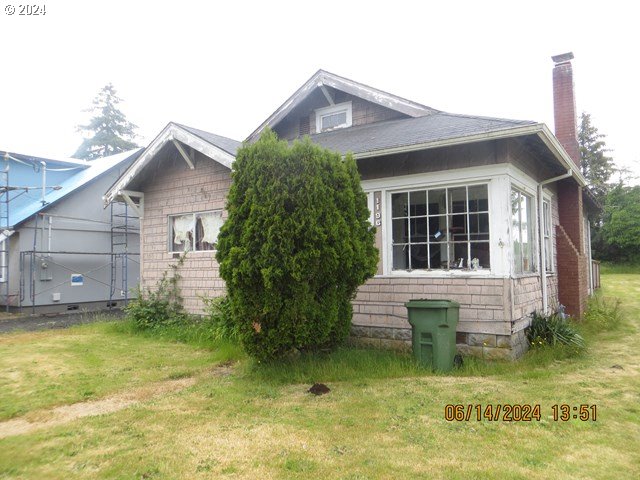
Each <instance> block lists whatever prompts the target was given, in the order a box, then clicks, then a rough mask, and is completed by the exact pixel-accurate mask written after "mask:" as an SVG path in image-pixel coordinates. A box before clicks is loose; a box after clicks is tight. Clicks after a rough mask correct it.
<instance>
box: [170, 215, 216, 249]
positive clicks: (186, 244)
mask: <svg viewBox="0 0 640 480" xmlns="http://www.w3.org/2000/svg"><path fill="white" fill-rule="evenodd" d="M223 223H224V222H223V220H222V211H220V210H218V211H213V212H200V213H188V214H184V215H172V216H170V217H169V239H168V240H169V251H170V252H189V251H196V252H202V251H207V250H215V249H216V245H217V242H218V234H219V233H220V228H221V227H222V224H223Z"/></svg>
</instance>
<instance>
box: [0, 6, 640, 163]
mask: <svg viewBox="0 0 640 480" xmlns="http://www.w3.org/2000/svg"><path fill="white" fill-rule="evenodd" d="M35 3H38V4H40V5H45V7H46V15H44V16H37V17H36V16H19V15H17V13H16V14H14V15H7V6H8V5H14V6H16V7H17V6H18V4H19V2H18V1H12V0H0V7H1V11H0V60H1V64H0V65H1V66H0V150H4V149H6V150H9V151H15V152H20V153H27V154H33V155H41V156H54V157H66V156H70V155H72V154H73V153H74V151H75V150H76V148H77V147H78V145H79V144H80V142H81V137H80V134H79V133H77V132H76V130H75V126H76V125H78V124H79V123H82V122H84V121H86V120H87V114H86V113H83V109H86V108H87V107H88V106H90V104H91V101H92V99H93V97H94V96H95V95H96V93H97V92H98V90H99V89H100V88H101V87H103V86H104V85H105V84H107V83H108V82H112V83H113V84H114V85H115V87H116V89H117V90H118V94H119V96H121V97H122V98H123V99H124V102H123V103H122V104H121V109H122V110H123V112H124V113H125V114H126V115H127V117H128V119H129V120H131V121H132V122H134V123H136V124H137V125H138V126H139V127H140V128H139V131H138V132H139V134H140V138H139V139H138V143H140V144H141V145H146V144H147V143H149V142H150V141H151V140H152V139H153V137H154V136H155V135H156V134H158V133H159V132H160V130H161V129H162V128H163V127H164V126H165V125H166V124H167V122H169V121H176V122H179V123H184V124H186V125H189V126H193V127H197V128H200V129H203V130H208V131H211V132H214V133H217V134H220V135H225V136H228V137H231V138H235V139H237V140H242V139H244V138H245V137H246V136H248V135H249V134H250V133H251V132H252V131H253V130H254V129H255V128H256V127H257V126H258V125H259V124H260V123H261V122H262V121H263V120H264V119H265V118H266V117H267V116H269V114H271V113H272V112H273V111H274V110H275V109H276V108H277V107H278V106H279V105H280V104H281V103H282V102H283V101H284V100H285V99H286V98H287V97H288V96H289V95H291V94H292V93H293V92H294V91H295V90H296V89H297V88H298V87H299V86H300V85H302V83H304V82H305V81H306V80H307V79H308V78H309V77H310V76H311V75H312V74H313V73H314V72H315V71H316V70H318V69H319V68H323V69H325V70H328V71H330V72H333V73H336V74H338V75H342V76H345V77H348V78H351V79H353V80H356V81H359V82H362V83H366V84H368V85H371V86H374V87H376V88H380V89H383V90H386V91H389V92H391V93H394V94H397V95H400V96H403V97H406V98H409V99H411V100H414V101H416V102H420V103H423V104H425V105H429V106H432V107H434V108H437V109H440V110H445V111H448V112H455V113H465V114H476V115H486V116H496V117H506V118H515V119H526V120H535V121H541V122H545V123H546V124H547V125H549V126H550V127H551V128H552V129H553V105H552V102H553V99H552V88H551V70H552V68H553V62H552V61H551V58H550V57H551V55H556V54H559V53H564V52H567V51H573V52H574V54H575V57H576V58H575V60H574V78H575V83H576V96H577V107H578V112H581V111H587V112H589V113H591V114H592V118H593V123H594V124H595V125H596V126H597V127H598V129H599V130H600V132H601V133H605V134H606V135H607V144H608V146H609V147H610V148H611V149H613V152H612V155H613V156H614V158H615V160H616V162H617V163H618V164H620V165H623V166H626V167H628V168H632V169H633V170H634V173H635V175H640V147H639V146H638V141H637V135H636V134H635V133H636V131H637V128H638V127H637V122H635V121H633V122H632V121H631V118H632V115H633V117H634V118H635V116H636V115H638V112H639V111H640V95H639V93H638V92H639V88H638V79H639V75H638V74H639V69H640V67H639V63H640V62H638V56H637V47H638V42H639V41H638V37H637V35H638V34H637V14H636V10H635V8H634V7H633V5H634V3H633V2H617V1H610V2H601V1H600V2H585V1H581V2H573V1H558V0H556V1H536V2H526V3H523V2H516V1H508V2H497V1H485V2H479V1H472V2H465V1H460V0H458V1H455V2H434V1H431V2H427V1H420V2H403V1H395V2H375V1H371V0H369V1H363V2H359V1H345V0H341V1H331V0H324V1H322V2H315V3H314V2H301V1H291V2H288V1H278V0H274V1H270V2H264V1H260V2H246V1H240V0H234V1H229V2H213V1H209V2H204V1H203V2H195V1H186V0H181V1H179V2H178V1H157V0H156V1H144V2H142V1H140V2H133V1H131V0H129V1H119V0H110V1H109V2H92V1H86V0H84V1H72V0H69V1H64V0H57V1H52V0H41V1H39V2H35Z"/></svg>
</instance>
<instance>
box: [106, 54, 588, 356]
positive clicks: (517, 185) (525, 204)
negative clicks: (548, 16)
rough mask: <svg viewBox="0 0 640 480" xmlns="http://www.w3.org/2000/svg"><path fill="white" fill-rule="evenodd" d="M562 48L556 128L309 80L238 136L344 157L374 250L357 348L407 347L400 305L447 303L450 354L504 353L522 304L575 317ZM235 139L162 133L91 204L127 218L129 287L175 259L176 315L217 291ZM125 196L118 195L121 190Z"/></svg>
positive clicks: (523, 317) (584, 244) (569, 120)
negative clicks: (128, 200) (137, 234)
mask: <svg viewBox="0 0 640 480" xmlns="http://www.w3.org/2000/svg"><path fill="white" fill-rule="evenodd" d="M572 58H573V57H572V55H571V54H566V55H561V56H558V57H554V61H555V67H554V70H553V82H554V101H555V107H556V111H555V114H556V126H557V127H556V134H557V136H555V135H554V134H553V133H551V131H550V130H549V129H548V128H547V127H546V126H545V125H544V124H542V123H537V122H533V121H522V120H507V119H499V118H490V117H478V116H470V115H459V114H451V113H447V112H443V111H440V110H436V109H434V108H431V107H427V106H425V105H421V104H419V103H416V102H413V101H410V100H407V99H404V98H401V97H398V96H396V95H393V94H390V93H387V92H384V91H381V90H378V89H376V88H373V87H369V86H367V85H363V84H361V83H358V82H355V81H353V80H349V79H346V78H343V77H340V76H338V75H334V74H332V73H329V72H325V71H322V70H320V71H318V72H317V73H316V74H315V75H313V76H312V77H311V78H310V79H309V80H308V81H307V82H306V83H305V84H304V85H302V86H301V87H300V88H299V89H298V90H297V91H296V92H294V93H293V95H292V96H291V97H290V98H288V99H287V100H286V101H285V102H284V103H283V104H282V105H281V106H280V107H279V108H278V109H277V110H276V111H275V112H274V113H273V114H272V115H271V116H270V117H269V118H267V119H266V120H265V121H264V122H262V124H261V125H260V126H259V127H258V128H257V129H256V130H255V131H254V132H253V133H251V135H249V137H248V138H247V139H246V141H247V142H253V141H255V140H256V139H257V138H258V137H259V136H260V134H261V132H262V131H263V130H264V129H265V128H266V127H267V126H269V127H270V128H271V129H273V130H274V131H275V132H276V133H277V134H278V135H279V136H280V137H281V138H285V139H288V140H294V139H296V138H300V137H302V136H305V135H309V136H310V138H311V140H312V141H313V142H315V143H317V144H319V145H321V146H324V147H327V148H329V149H331V150H335V151H338V152H341V153H343V154H345V153H347V152H352V153H353V154H354V157H355V158H356V161H357V165H358V169H359V171H360V174H361V178H362V187H363V189H364V190H365V192H366V193H367V195H368V199H369V206H370V210H371V212H372V213H371V221H372V223H373V224H374V225H375V226H376V227H377V233H376V243H377V246H378V248H379V251H380V259H379V264H378V271H377V275H376V276H375V277H374V278H372V279H371V280H369V281H368V282H367V283H366V284H365V285H363V286H362V287H361V288H360V289H359V291H358V294H357V297H356V298H355V299H354V301H353V307H354V316H353V327H352V332H353V334H354V336H356V337H358V338H360V339H361V341H363V342H366V343H369V344H375V345H387V346H402V345H405V344H406V342H407V340H409V339H410V335H411V333H410V326H409V324H408V322H407V312H406V308H405V307H404V302H406V301H408V300H410V299H414V298H446V299H451V300H455V301H457V302H459V303H460V305H461V309H460V321H459V324H458V330H457V343H458V348H459V350H460V351H462V352H465V353H471V354H483V355H485V356H495V357H517V356H519V355H520V354H522V353H523V352H524V351H525V350H526V348H527V342H526V338H525V328H526V327H527V326H528V325H529V322H530V319H531V318H530V314H531V313H532V312H533V311H551V310H553V309H556V308H557V307H558V306H559V304H563V305H564V306H565V307H566V311H567V312H568V313H570V314H572V315H576V316H579V315H581V314H582V312H583V311H584V308H585V305H586V300H587V296H588V295H589V293H590V290H591V285H592V281H593V280H592V278H591V273H590V272H591V270H590V268H589V266H590V250H589V243H590V242H589V234H588V232H589V227H588V221H587V218H586V210H587V208H595V204H594V202H593V200H592V199H591V197H589V196H588V195H586V194H583V191H584V187H585V185H586V183H585V179H584V177H583V176H582V174H581V173H580V168H579V161H580V160H579V154H578V148H577V135H576V128H577V127H576V113H575V101H574V98H573V78H572V67H571V59H572ZM237 147H238V142H235V141H232V140H230V139H227V138H224V137H219V136H217V135H213V134H210V133H207V132H202V131H199V130H195V129H192V128H189V127H185V126H182V125H177V124H169V125H168V126H167V127H166V128H165V129H164V130H163V132H162V133H161V134H160V135H159V136H158V137H157V138H156V139H155V140H154V141H153V142H152V143H151V145H150V146H149V147H148V148H147V149H146V150H145V151H144V152H143V153H142V154H141V156H140V157H139V158H138V159H137V160H136V161H135V162H134V163H133V164H132V166H131V167H130V168H129V169H128V170H127V171H126V172H125V174H124V175H123V176H122V177H121V178H120V180H119V181H118V182H117V183H116V185H115V186H114V187H113V188H112V189H110V190H109V192H108V193H107V195H106V197H105V198H106V202H109V201H113V200H115V199H118V198H123V196H124V197H126V196H127V195H129V197H132V196H133V197H135V198H137V199H144V201H143V202H141V201H140V200H135V199H133V200H132V201H133V203H136V202H137V204H138V205H139V206H140V208H141V209H142V205H143V209H144V211H143V213H142V217H143V220H142V238H143V244H142V247H141V251H142V273H141V275H142V282H143V284H144V285H146V286H152V285H153V284H154V282H156V281H157V280H158V278H160V275H161V273H162V272H163V271H164V270H166V269H167V267H168V265H169V263H170V262H171V261H172V260H173V258H175V256H176V255H177V254H178V253H179V252H182V251H184V250H189V251H190V253H189V254H188V255H187V262H186V264H185V266H184V270H183V272H182V275H183V282H184V285H183V293H184V294H185V297H186V302H187V304H186V306H187V308H189V309H190V310H191V311H193V312H197V311H200V309H201V308H202V303H201V299H200V298H199V296H202V295H208V296H215V295H220V294H222V293H223V292H224V282H223V281H222V280H221V279H220V278H219V275H218V266H217V264H216V261H215V258H214V253H213V250H214V249H215V235H216V234H217V231H218V229H219V226H220V225H221V222H223V221H224V218H225V212H224V205H225V196H226V193H227V191H228V188H229V185H230V182H231V179H230V168H231V164H232V162H233V155H234V153H235V151H236V149H237ZM127 192H129V193H127Z"/></svg>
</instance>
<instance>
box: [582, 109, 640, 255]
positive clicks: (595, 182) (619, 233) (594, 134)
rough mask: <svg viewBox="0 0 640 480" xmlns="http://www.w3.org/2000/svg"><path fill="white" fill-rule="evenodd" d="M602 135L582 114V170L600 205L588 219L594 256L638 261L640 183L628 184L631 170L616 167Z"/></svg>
mask: <svg viewBox="0 0 640 480" xmlns="http://www.w3.org/2000/svg"><path fill="white" fill-rule="evenodd" d="M605 137H606V136H605V135H603V134H601V133H599V132H598V129H597V128H596V127H595V126H594V125H593V124H592V123H591V115H589V114H588V113H582V116H581V117H580V127H579V130H578V143H579V145H580V157H581V168H582V173H583V174H584V176H585V178H586V179H587V183H588V185H589V187H588V188H589V191H590V192H591V193H592V194H593V196H594V197H595V199H596V200H597V201H598V203H599V204H600V205H601V207H602V209H601V210H600V211H598V212H594V213H592V214H591V218H590V219H589V220H590V222H591V229H592V230H591V246H592V250H593V257H594V258H595V259H597V260H605V261H610V262H627V263H640V186H638V185H636V186H631V185H629V184H628V183H627V181H628V179H629V178H628V177H629V173H630V172H628V171H627V170H624V169H619V168H617V167H616V166H615V163H614V161H613V158H612V157H611V156H609V155H608V153H609V150H608V149H607V146H606V143H605ZM616 176H617V177H618V178H617V179H616V178H615V177H616ZM625 176H626V177H625Z"/></svg>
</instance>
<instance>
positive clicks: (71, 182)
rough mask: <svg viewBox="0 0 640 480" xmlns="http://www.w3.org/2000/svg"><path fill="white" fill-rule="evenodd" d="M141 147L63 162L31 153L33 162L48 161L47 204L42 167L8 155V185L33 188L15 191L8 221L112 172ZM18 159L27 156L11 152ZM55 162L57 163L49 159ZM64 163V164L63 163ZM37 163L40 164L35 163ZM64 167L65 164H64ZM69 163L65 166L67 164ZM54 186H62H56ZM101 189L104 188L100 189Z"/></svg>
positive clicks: (23, 217) (21, 219) (13, 222)
mask: <svg viewBox="0 0 640 480" xmlns="http://www.w3.org/2000/svg"><path fill="white" fill-rule="evenodd" d="M141 151H142V149H141V148H138V149H135V150H129V151H128V152H123V153H119V154H117V155H110V156H108V157H103V158H99V159H96V160H91V161H89V162H84V161H81V160H76V161H75V162H73V161H68V162H65V163H66V165H64V164H63V162H62V161H60V160H56V159H47V158H40V157H28V158H29V159H31V160H33V162H32V163H33V164H38V163H39V162H40V161H44V162H46V163H47V176H46V182H47V187H48V188H47V192H46V194H45V196H44V201H45V202H46V203H45V204H44V205H43V204H42V189H41V188H38V187H41V186H42V173H41V170H39V169H37V168H34V166H33V165H32V164H30V163H29V162H28V161H27V162H20V161H16V160H14V159H12V158H9V162H10V164H9V167H10V171H9V185H10V186H20V187H32V188H33V189H32V190H22V189H21V190H20V191H14V192H13V195H12V197H10V198H11V201H10V202H9V225H10V226H13V227H15V226H17V225H19V224H20V223H22V222H24V221H25V220H27V219H28V218H30V217H32V216H33V215H35V214H36V213H38V212H40V211H42V210H45V209H47V208H48V207H50V206H51V205H53V204H54V203H56V202H58V201H60V200H61V199H63V198H64V197H66V196H67V195H69V194H70V193H72V192H74V191H76V190H78V189H79V188H82V187H84V186H85V185H87V184H88V183H89V182H91V181H92V180H95V179H97V178H98V177H100V176H102V175H104V174H105V173H107V172H109V171H110V170H111V169H112V168H115V167H117V166H118V165H121V164H122V163H124V162H126V161H128V160H131V159H134V158H135V157H137V156H138V155H139V154H140V152H141ZM10 155H11V157H14V158H15V159H18V160H26V159H27V157H26V156H24V155H20V154H10ZM49 161H51V162H55V163H56V165H55V166H53V165H51V167H52V168H49V167H50V163H49ZM63 165H64V166H63ZM35 166H36V167H37V166H38V165H35ZM61 167H62V168H61ZM65 167H66V168H65ZM53 186H56V187H60V188H59V189H57V190H53ZM101 193H102V192H101Z"/></svg>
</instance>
